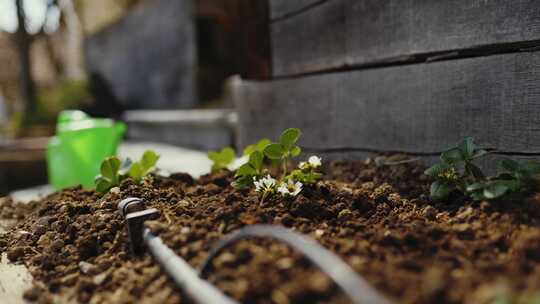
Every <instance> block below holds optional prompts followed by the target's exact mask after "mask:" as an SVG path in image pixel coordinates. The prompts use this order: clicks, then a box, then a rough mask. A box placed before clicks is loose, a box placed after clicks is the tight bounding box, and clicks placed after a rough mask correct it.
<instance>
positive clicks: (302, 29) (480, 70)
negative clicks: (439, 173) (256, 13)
mask: <svg viewBox="0 0 540 304" xmlns="http://www.w3.org/2000/svg"><path fill="white" fill-rule="evenodd" d="M268 4H269V5H268V12H267V14H268V16H269V18H268V35H267V39H270V41H271V49H270V51H269V52H268V53H269V54H272V55H271V60H269V62H272V63H271V66H270V67H269V69H268V70H270V71H271V72H270V73H269V74H268V75H261V77H260V78H265V79H264V80H260V79H259V80H254V79H245V80H243V81H237V82H236V83H235V84H234V85H233V87H232V92H233V93H232V94H233V98H234V100H235V102H236V105H237V108H238V114H239V124H238V137H237V139H238V144H239V146H241V147H242V146H245V145H247V144H249V143H252V142H254V141H256V140H257V139H258V138H260V137H262V136H268V137H272V138H275V137H277V136H278V134H279V132H281V131H282V130H283V129H285V128H287V127H298V128H301V129H302V130H303V131H304V136H303V139H302V142H301V145H302V146H304V147H305V148H306V150H311V151H315V152H318V153H322V154H326V155H334V156H336V155H339V156H343V155H346V156H357V155H362V156H363V155H365V154H366V153H371V152H405V153H409V154H412V155H418V156H426V157H431V156H434V155H436V154H438V153H439V152H440V151H441V150H443V149H444V148H446V147H447V146H449V145H451V144H454V143H456V142H458V141H459V140H461V139H462V138H464V137H466V136H472V137H474V138H475V139H476V141H477V142H478V143H479V144H480V145H481V146H483V147H485V148H488V149H493V150H495V151H497V153H495V155H496V156H497V155H499V156H500V155H514V156H518V157H521V158H537V157H538V156H539V155H540V99H539V97H540V52H537V50H538V47H539V46H540V6H539V5H538V3H537V1H534V0H516V1H504V0H493V1H482V0H472V1H471V0H459V1H430V0H384V1H380V0H361V1H353V0H333V1H314V0H312V1H308V0H306V1H286V0H270V1H269V2H268ZM261 37H264V35H261ZM496 156H495V158H497V157H496Z"/></svg>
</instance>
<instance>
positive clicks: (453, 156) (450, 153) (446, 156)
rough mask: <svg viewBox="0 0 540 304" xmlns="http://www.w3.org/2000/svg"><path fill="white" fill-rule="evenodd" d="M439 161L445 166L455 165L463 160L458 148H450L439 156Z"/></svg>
mask: <svg viewBox="0 0 540 304" xmlns="http://www.w3.org/2000/svg"><path fill="white" fill-rule="evenodd" d="M441 160H442V161H443V162H445V163H447V164H455V163H459V162H462V161H464V160H465V158H464V157H463V154H462V152H461V150H460V149H459V148H452V149H450V150H447V151H444V152H443V153H442V154H441Z"/></svg>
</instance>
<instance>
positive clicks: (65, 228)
mask: <svg viewBox="0 0 540 304" xmlns="http://www.w3.org/2000/svg"><path fill="white" fill-rule="evenodd" d="M392 158H393V160H396V159H397V160H399V156H396V157H392ZM424 169H425V168H424V167H422V166H420V165H418V164H417V163H402V164H398V165H376V164H375V162H373V161H365V162H334V163H331V164H328V165H327V166H326V168H325V170H324V171H325V175H324V177H323V179H322V181H319V182H317V183H316V184H314V185H311V186H306V187H305V188H304V189H303V190H302V192H301V193H300V194H299V195H298V196H296V197H294V198H283V197H278V196H274V197H271V198H269V199H267V200H266V201H265V202H264V204H263V205H260V204H259V197H258V194H257V193H256V192H255V191H254V190H253V189H243V190H242V189H236V188H233V187H232V186H230V184H231V182H232V181H233V174H232V173H230V172H228V171H220V172H217V173H213V174H209V175H205V176H202V177H201V178H199V179H197V180H194V179H192V178H191V177H190V176H189V175H186V174H173V175H172V176H170V177H168V178H165V177H158V176H151V177H150V178H149V179H147V180H146V181H145V182H144V183H143V184H142V185H137V184H135V183H133V182H132V181H131V180H129V179H128V180H125V181H124V182H122V184H121V186H120V187H119V188H113V189H112V190H111V191H109V192H108V193H107V194H105V195H102V194H100V193H97V192H94V191H90V190H83V189H80V188H71V189H67V190H65V191H62V192H58V193H55V194H52V195H50V196H48V197H47V198H45V199H43V200H41V201H36V202H31V203H30V204H27V205H22V204H15V203H14V202H12V201H11V200H9V199H6V198H5V199H2V200H1V201H0V203H1V205H0V213H1V214H0V215H1V216H2V217H3V218H15V219H17V220H18V224H17V226H15V227H14V228H12V229H11V230H10V231H9V232H8V233H6V234H3V235H0V250H1V251H6V252H7V254H8V257H9V259H10V260H12V261H17V262H22V263H24V264H26V265H27V266H28V267H29V269H30V272H31V273H32V275H33V276H34V278H35V284H34V287H33V288H32V289H30V290H28V291H27V292H26V293H25V296H26V298H27V299H29V300H36V301H39V302H42V303H46V302H48V301H52V300H53V299H54V298H55V297H57V296H61V297H62V298H63V299H66V300H76V301H77V302H85V303H86V302H89V303H135V302H143V301H144V303H186V302H187V299H186V298H185V297H183V295H182V293H181V292H180V291H179V290H178V289H177V288H176V287H175V285H174V284H173V283H172V281H170V280H169V279H168V278H167V277H166V275H165V274H164V273H163V272H162V271H161V270H160V268H159V266H158V265H157V264H156V263H155V262H154V261H153V260H152V258H151V257H150V256H149V255H144V256H142V257H134V256H132V255H131V254H130V253H129V249H128V242H127V235H126V232H125V229H124V227H125V226H124V221H123V219H122V217H121V216H120V215H119V214H118V212H116V208H117V203H118V201H119V200H121V199H123V198H126V197H128V196H137V197H141V198H143V199H145V200H146V201H147V206H148V207H154V208H157V209H158V210H159V211H160V213H161V216H160V218H159V219H158V220H155V221H151V222H148V223H147V225H148V226H149V227H150V228H151V230H152V231H153V232H154V233H156V234H158V235H159V236H161V237H162V238H163V240H164V241H165V243H166V244H167V245H168V246H170V247H171V248H173V249H174V250H175V252H176V253H177V254H179V255H180V256H182V257H183V258H185V259H186V260H187V261H188V262H189V263H190V264H192V265H193V266H195V267H197V266H200V265H201V263H202V262H203V261H204V259H205V257H206V256H207V254H208V250H209V249H210V248H211V246H212V245H214V244H215V243H216V241H218V240H219V239H220V238H222V237H223V235H225V234H227V233H229V232H232V231H234V230H236V229H238V228H241V227H243V226H246V225H253V224H260V223H264V224H274V225H282V226H285V227H288V228H290V229H294V230H295V231H297V232H300V233H303V234H305V235H307V236H309V237H311V238H313V239H315V240H317V242H319V243H320V244H321V245H322V246H324V247H325V248H327V249H329V250H331V251H333V252H334V253H336V254H337V255H338V256H339V257H341V258H342V259H343V260H344V261H345V262H347V263H348V264H349V265H350V266H351V267H352V268H353V269H354V270H356V271H357V272H358V273H359V274H360V275H362V276H363V277H364V278H365V279H366V280H368V281H369V282H370V283H371V284H372V285H373V286H374V287H375V288H377V289H378V290H380V291H381V292H382V293H383V294H384V295H385V296H387V297H388V298H390V299H391V300H393V301H394V302H396V303H492V302H493V301H494V300H495V299H498V300H501V299H503V298H511V297H517V296H521V297H523V296H524V297H528V298H530V299H532V297H533V296H535V295H536V293H537V292H538V291H540V226H539V224H540V221H539V219H540V203H538V202H537V201H536V200H535V199H529V200H527V201H522V202H504V201H502V202H473V201H469V200H466V199H462V198H458V197H453V198H450V199H448V200H446V201H442V202H437V203H435V202H433V201H432V200H431V199H430V198H429V196H428V193H429V185H430V180H428V178H427V177H426V176H425V175H423V171H424ZM208 279H209V281H210V282H212V283H213V284H215V285H216V286H217V287H219V288H220V289H221V290H223V291H225V292H226V293H227V294H229V295H231V296H232V297H233V298H235V299H238V300H239V301H241V302H243V303H348V299H347V298H346V297H345V296H344V295H343V294H342V293H341V292H340V290H339V289H338V288H336V287H335V286H334V285H333V283H332V282H331V281H330V280H329V279H328V278H327V277H326V276H325V275H324V274H322V273H321V272H319V271H318V270H317V269H316V268H315V267H313V266H312V265H310V264H309V262H308V261H307V260H306V259H304V258H303V257H302V256H300V255H299V254H297V253H295V252H293V251H292V250H291V249H290V248H288V247H287V246H285V245H283V244H281V243H279V242H275V241H269V240H259V239H257V240H244V241H240V242H239V243H237V244H236V245H235V246H232V247H231V248H230V250H226V251H225V252H224V253H222V254H221V255H219V256H218V257H217V258H216V259H215V260H214V263H213V268H212V269H211V271H210V272H209V275H208ZM505 303H506V302H505ZM520 303H521V302H520Z"/></svg>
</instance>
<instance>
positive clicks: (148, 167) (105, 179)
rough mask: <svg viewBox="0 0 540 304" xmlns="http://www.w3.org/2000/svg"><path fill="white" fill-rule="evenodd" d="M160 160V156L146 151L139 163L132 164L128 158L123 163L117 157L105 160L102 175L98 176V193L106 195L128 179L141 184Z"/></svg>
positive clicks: (101, 169)
mask: <svg viewBox="0 0 540 304" xmlns="http://www.w3.org/2000/svg"><path fill="white" fill-rule="evenodd" d="M158 159H159V155H158V154H156V153H155V152H154V151H151V150H147V151H144V153H143V155H142V156H141V159H140V160H139V161H137V162H132V161H131V160H130V159H129V158H128V159H126V160H125V161H124V162H123V163H122V162H121V161H120V159H119V158H118V157H116V156H110V157H107V158H105V159H104V160H103V161H102V162H101V166H100V174H99V175H98V176H96V180H95V183H96V191H98V192H101V193H105V192H107V191H109V189H111V188H113V187H116V186H118V185H120V183H121V182H122V181H123V180H124V179H126V178H127V177H130V178H132V179H133V180H134V181H136V182H137V183H140V182H141V181H142V179H143V178H144V177H145V176H146V175H148V174H149V173H150V172H151V171H152V170H153V169H154V168H155V165H156V163H157V161H158Z"/></svg>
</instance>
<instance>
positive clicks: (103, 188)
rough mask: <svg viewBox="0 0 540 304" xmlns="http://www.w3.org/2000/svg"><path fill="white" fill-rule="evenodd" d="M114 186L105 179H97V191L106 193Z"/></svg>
mask: <svg viewBox="0 0 540 304" xmlns="http://www.w3.org/2000/svg"><path fill="white" fill-rule="evenodd" d="M112 187H113V185H111V183H110V182H109V181H107V180H105V179H104V178H103V177H99V178H97V179H96V191H98V192H101V193H105V192H107V191H109V189H111V188H112Z"/></svg>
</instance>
